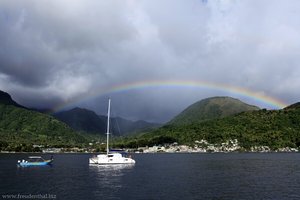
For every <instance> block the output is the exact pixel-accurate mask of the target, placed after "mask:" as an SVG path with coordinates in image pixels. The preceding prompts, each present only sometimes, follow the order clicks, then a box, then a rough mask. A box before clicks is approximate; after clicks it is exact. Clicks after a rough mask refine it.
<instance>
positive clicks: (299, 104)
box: [284, 102, 300, 110]
mask: <svg viewBox="0 0 300 200" xmlns="http://www.w3.org/2000/svg"><path fill="white" fill-rule="evenodd" d="M292 109H300V102H297V103H294V104H292V105H289V106H287V107H285V108H284V110H292Z"/></svg>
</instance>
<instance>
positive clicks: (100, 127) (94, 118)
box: [53, 108, 159, 136]
mask: <svg viewBox="0 0 300 200" xmlns="http://www.w3.org/2000/svg"><path fill="white" fill-rule="evenodd" d="M53 116H54V117H55V118H57V119H58V120H60V121H62V122H64V123H66V124H68V125H69V126H70V127H71V128H73V129H74V130H76V131H80V132H83V133H88V134H94V135H96V134H97V135H99V134H102V135H104V133H106V123H107V117H106V116H100V115H97V114H96V113H95V112H93V111H91V110H88V109H84V108H74V109H71V110H67V111H62V112H59V113H55V114H53ZM110 122H111V127H110V129H111V130H110V131H111V132H112V134H113V135H114V136H124V135H129V134H134V133H139V132H141V131H144V130H150V129H153V128H156V127H158V126H159V124H154V123H149V122H146V121H142V120H140V121H131V120H126V119H123V118H121V117H112V118H111V121H110Z"/></svg>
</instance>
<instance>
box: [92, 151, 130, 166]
mask: <svg viewBox="0 0 300 200" xmlns="http://www.w3.org/2000/svg"><path fill="white" fill-rule="evenodd" d="M89 164H98V165H111V164H135V160H133V159H132V158H127V157H123V156H122V155H121V154H119V153H116V154H109V155H102V154H100V155H98V156H96V157H92V158H90V159H89Z"/></svg>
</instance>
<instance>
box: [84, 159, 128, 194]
mask: <svg viewBox="0 0 300 200" xmlns="http://www.w3.org/2000/svg"><path fill="white" fill-rule="evenodd" d="M133 168H134V165H133V164H112V165H97V164H95V165H91V164H90V166H89V171H90V176H91V178H92V179H94V180H95V185H97V188H95V190H94V191H93V194H94V195H95V197H97V198H100V199H102V198H104V197H105V198H106V199H110V198H112V199H114V198H115V197H116V194H117V193H118V192H119V191H120V189H121V188H122V187H123V186H124V185H123V177H124V176H125V175H126V174H128V173H129V172H130V171H131V170H132V169H133Z"/></svg>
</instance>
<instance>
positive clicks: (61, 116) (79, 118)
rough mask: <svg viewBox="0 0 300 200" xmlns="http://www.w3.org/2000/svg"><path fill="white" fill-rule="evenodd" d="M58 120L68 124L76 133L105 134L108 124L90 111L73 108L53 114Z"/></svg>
mask: <svg viewBox="0 0 300 200" xmlns="http://www.w3.org/2000/svg"><path fill="white" fill-rule="evenodd" d="M53 116H54V117H55V118H57V119H58V120H60V121H62V122H64V123H66V124H68V125H69V126H70V127H72V128H73V129H74V130H76V131H82V132H88V133H105V132H106V122H105V121H104V120H102V119H100V118H99V116H98V115H97V114H96V113H95V112H93V111H90V110H87V109H83V108H73V109H71V110H68V111H62V112H59V113H55V114H53Z"/></svg>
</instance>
